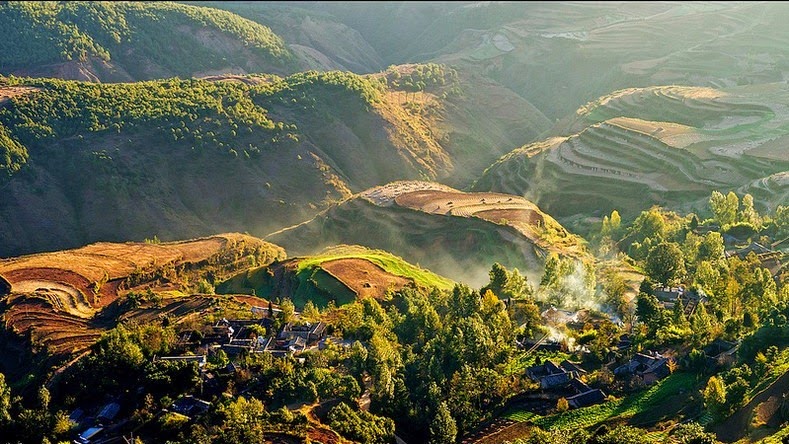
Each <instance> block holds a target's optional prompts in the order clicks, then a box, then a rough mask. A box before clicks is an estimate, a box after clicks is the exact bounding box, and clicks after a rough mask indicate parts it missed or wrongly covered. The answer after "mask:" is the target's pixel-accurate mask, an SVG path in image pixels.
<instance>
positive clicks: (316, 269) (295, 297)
mask: <svg viewBox="0 0 789 444" xmlns="http://www.w3.org/2000/svg"><path fill="white" fill-rule="evenodd" d="M337 259H362V260H366V261H369V262H371V263H373V264H375V265H378V266H380V267H381V268H382V269H383V270H384V271H386V272H387V273H390V274H393V275H396V276H401V277H404V278H407V279H412V280H413V281H414V282H415V283H416V284H417V285H419V286H422V287H437V288H440V289H444V290H448V289H451V288H452V287H453V286H454V282H452V281H451V280H449V279H447V278H444V277H442V276H439V275H437V274H435V273H433V272H431V271H428V270H425V269H422V268H419V267H416V266H414V265H411V264H409V263H408V262H406V261H405V260H403V259H401V258H399V257H397V256H395V255H393V254H391V253H387V252H385V251H381V250H370V249H367V248H364V247H359V246H339V247H334V248H331V249H330V250H327V251H326V252H324V253H322V254H318V255H315V256H307V257H304V258H300V259H299V260H298V265H296V270H295V277H296V279H298V286H297V287H296V290H295V291H294V292H293V294H290V295H288V296H289V297H290V299H291V300H292V301H293V303H294V304H295V305H296V306H297V307H303V306H304V304H306V303H307V301H312V303H313V304H315V305H316V306H318V307H326V306H327V305H328V304H329V302H330V301H334V303H335V304H337V305H338V306H339V305H343V304H347V303H350V302H353V301H354V300H355V299H356V293H354V292H353V291H352V290H351V289H350V288H348V287H347V286H345V284H343V283H342V282H340V281H338V280H337V279H336V278H335V277H334V276H332V275H330V274H329V273H328V272H327V271H325V270H324V269H322V268H321V264H322V263H324V262H328V261H332V260H337ZM268 271H269V269H268V268H267V267H260V268H257V269H253V270H249V271H247V272H245V273H242V274H241V275H237V276H236V277H233V278H231V279H229V280H228V281H225V282H223V283H221V284H220V285H219V286H218V287H217V292H218V293H246V292H249V291H251V290H252V289H254V290H255V294H256V295H258V296H262V297H267V298H268V297H269V295H272V294H278V293H279V291H278V290H279V289H277V288H275V286H276V285H278V284H277V282H275V281H274V280H273V279H271V277H270V275H269V273H268Z"/></svg>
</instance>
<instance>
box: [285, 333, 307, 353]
mask: <svg viewBox="0 0 789 444" xmlns="http://www.w3.org/2000/svg"><path fill="white" fill-rule="evenodd" d="M306 347H307V340H306V339H304V338H302V337H301V336H296V337H294V338H292V339H291V340H290V341H288V345H287V348H288V351H290V352H293V353H301V352H303V351H304V349H305V348H306Z"/></svg>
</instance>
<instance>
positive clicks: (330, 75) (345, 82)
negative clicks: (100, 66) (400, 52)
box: [0, 72, 383, 175]
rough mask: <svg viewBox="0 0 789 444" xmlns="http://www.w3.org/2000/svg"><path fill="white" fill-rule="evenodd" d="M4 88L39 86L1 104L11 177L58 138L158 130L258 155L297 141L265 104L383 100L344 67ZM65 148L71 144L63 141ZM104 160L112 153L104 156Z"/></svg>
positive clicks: (173, 140) (17, 81) (11, 81)
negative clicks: (248, 79)
mask: <svg viewBox="0 0 789 444" xmlns="http://www.w3.org/2000/svg"><path fill="white" fill-rule="evenodd" d="M0 83H2V84H4V85H9V86H22V85H26V86H34V87H38V88H40V89H41V90H40V91H37V92H35V93H30V94H26V95H20V96H17V97H14V98H12V99H10V100H9V101H8V103H7V104H6V105H5V106H3V107H2V108H0V150H2V151H0V154H4V155H3V156H0V171H5V172H6V174H8V175H10V174H12V173H15V172H17V171H19V170H20V169H21V168H22V166H23V165H24V164H25V163H26V161H27V158H28V155H29V152H40V150H43V149H45V148H46V147H47V146H49V145H51V144H53V143H55V142H56V141H58V142H60V143H64V144H66V145H67V142H68V141H69V140H74V139H78V140H77V141H76V143H77V144H79V145H82V142H81V140H82V139H83V138H84V137H86V136H89V135H90V134H96V133H99V134H104V133H123V134H128V135H132V134H135V133H143V134H145V133H146V132H149V131H151V130H154V131H155V134H158V135H159V138H160V142H161V143H169V144H174V145H176V146H179V147H183V148H185V149H189V147H191V149H192V150H193V151H195V152H198V153H199V152H200V151H201V150H203V149H205V148H212V149H217V150H220V151H221V152H227V153H229V154H230V155H233V156H239V155H241V154H242V153H243V154H244V156H245V157H251V156H256V155H257V154H259V153H260V152H261V151H262V150H263V149H266V147H268V146H277V145H281V144H291V143H295V142H298V140H299V135H298V133H297V128H296V125H295V124H294V123H288V122H282V121H279V122H275V121H273V120H272V119H271V118H269V116H268V114H269V109H272V108H274V107H281V106H283V104H286V105H287V106H291V105H293V104H296V105H297V106H302V107H314V105H315V102H316V101H317V100H321V101H323V102H324V104H326V105H327V106H326V107H331V106H332V105H336V103H337V102H338V101H340V100H342V101H343V103H346V104H347V105H349V106H350V105H351V103H352V101H356V103H357V104H358V106H357V107H360V108H362V109H364V107H369V106H370V105H371V104H373V103H375V102H376V101H378V100H379V99H380V92H381V88H382V87H383V86H382V85H381V84H380V83H379V82H377V81H375V80H368V79H365V78H363V77H361V76H357V75H355V74H350V73H343V72H327V73H318V72H305V73H299V74H295V75H293V76H290V77H288V78H284V79H282V78H278V77H272V79H271V81H270V82H263V83H260V84H256V85H247V84H244V83H240V82H209V81H203V80H197V79H190V80H180V79H175V78H173V79H167V80H158V81H148V82H137V83H121V84H95V83H84V82H73V81H63V80H52V79H24V78H16V77H7V78H2V79H0ZM67 146H68V145H67ZM104 158H105V159H107V158H108V159H110V160H111V157H107V156H104Z"/></svg>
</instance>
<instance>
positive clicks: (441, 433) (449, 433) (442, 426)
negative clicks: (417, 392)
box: [429, 401, 458, 444]
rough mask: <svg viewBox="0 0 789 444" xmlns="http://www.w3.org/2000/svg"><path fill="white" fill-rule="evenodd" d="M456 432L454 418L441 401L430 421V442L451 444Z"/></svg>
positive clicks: (433, 443)
mask: <svg viewBox="0 0 789 444" xmlns="http://www.w3.org/2000/svg"><path fill="white" fill-rule="evenodd" d="M457 434H458V428H457V424H456V423H455V419H454V418H452V415H451V414H450V413H449V408H447V403H446V402H443V401H442V402H441V404H439V405H438V409H436V414H435V416H433V421H432V422H431V423H430V441H429V442H430V444H452V443H454V442H455V438H456V437H457Z"/></svg>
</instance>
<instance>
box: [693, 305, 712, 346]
mask: <svg viewBox="0 0 789 444" xmlns="http://www.w3.org/2000/svg"><path fill="white" fill-rule="evenodd" d="M690 328H691V330H692V331H693V338H694V341H695V342H696V343H697V344H701V343H703V342H706V341H705V340H707V339H709V332H710V330H711V329H712V319H711V318H710V315H709V314H707V309H706V308H705V307H704V304H703V303H699V305H698V307H696V311H694V312H693V314H692V315H691V316H690Z"/></svg>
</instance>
